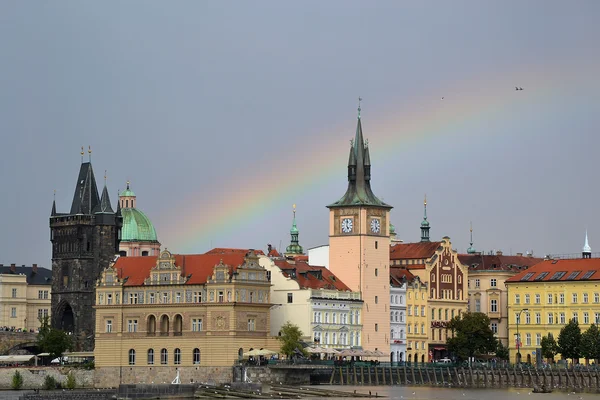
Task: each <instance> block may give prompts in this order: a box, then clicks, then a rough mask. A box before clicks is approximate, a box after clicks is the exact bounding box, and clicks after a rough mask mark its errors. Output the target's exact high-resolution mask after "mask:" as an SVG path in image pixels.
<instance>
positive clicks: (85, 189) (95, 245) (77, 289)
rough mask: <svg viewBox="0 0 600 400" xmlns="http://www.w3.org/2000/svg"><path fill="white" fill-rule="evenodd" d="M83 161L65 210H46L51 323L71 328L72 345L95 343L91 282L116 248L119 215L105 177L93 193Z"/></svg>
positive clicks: (91, 346)
mask: <svg viewBox="0 0 600 400" xmlns="http://www.w3.org/2000/svg"><path fill="white" fill-rule="evenodd" d="M88 153H89V155H90V161H89V162H83V148H82V152H81V156H82V163H81V167H80V169H79V176H78V178H77V183H76V184H75V194H74V195H73V202H72V204H71V211H70V212H68V213H58V212H56V201H54V202H53V204H52V213H51V216H50V241H51V242H52V326H53V327H55V328H58V329H63V330H65V331H67V332H72V334H73V339H74V342H75V345H76V349H77V350H85V351H89V350H93V349H94V327H95V323H96V321H95V312H94V308H93V306H94V285H95V282H96V279H98V277H99V276H100V272H101V271H102V270H103V269H104V268H105V267H107V266H108V265H109V263H110V262H111V261H113V260H114V258H115V255H116V254H117V253H118V252H119V240H120V236H121V226H122V218H121V213H120V209H119V208H117V211H116V212H115V211H113V209H112V207H111V204H110V199H109V196H108V190H107V188H106V177H105V180H104V189H103V190H102V196H101V197H100V196H98V188H97V186H96V178H95V177H94V171H93V169H92V163H91V150H88Z"/></svg>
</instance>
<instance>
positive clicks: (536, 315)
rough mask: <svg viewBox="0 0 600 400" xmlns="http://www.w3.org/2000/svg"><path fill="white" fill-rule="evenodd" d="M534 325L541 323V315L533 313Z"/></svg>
mask: <svg viewBox="0 0 600 400" xmlns="http://www.w3.org/2000/svg"><path fill="white" fill-rule="evenodd" d="M535 323H536V324H538V325H539V324H541V323H542V314H540V313H539V312H538V313H535Z"/></svg>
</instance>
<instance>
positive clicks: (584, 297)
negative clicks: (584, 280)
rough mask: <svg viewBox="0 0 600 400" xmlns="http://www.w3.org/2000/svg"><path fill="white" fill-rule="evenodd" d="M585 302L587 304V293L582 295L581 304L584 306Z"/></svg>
mask: <svg viewBox="0 0 600 400" xmlns="http://www.w3.org/2000/svg"><path fill="white" fill-rule="evenodd" d="M587 302H588V294H587V293H584V294H583V303H584V304H587Z"/></svg>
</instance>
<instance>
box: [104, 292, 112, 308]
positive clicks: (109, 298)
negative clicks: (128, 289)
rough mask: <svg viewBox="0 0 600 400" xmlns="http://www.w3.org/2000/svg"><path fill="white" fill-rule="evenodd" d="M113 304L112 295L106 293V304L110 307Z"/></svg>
mask: <svg viewBox="0 0 600 400" xmlns="http://www.w3.org/2000/svg"><path fill="white" fill-rule="evenodd" d="M112 303H113V295H112V293H108V294H107V295H106V304H108V305H111V304H112Z"/></svg>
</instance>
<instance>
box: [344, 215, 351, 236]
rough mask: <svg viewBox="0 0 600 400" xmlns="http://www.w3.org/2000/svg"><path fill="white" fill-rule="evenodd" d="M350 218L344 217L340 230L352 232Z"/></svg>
mask: <svg viewBox="0 0 600 400" xmlns="http://www.w3.org/2000/svg"><path fill="white" fill-rule="evenodd" d="M352 226H353V224H352V218H344V219H343V220H342V232H344V233H350V232H352Z"/></svg>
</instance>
